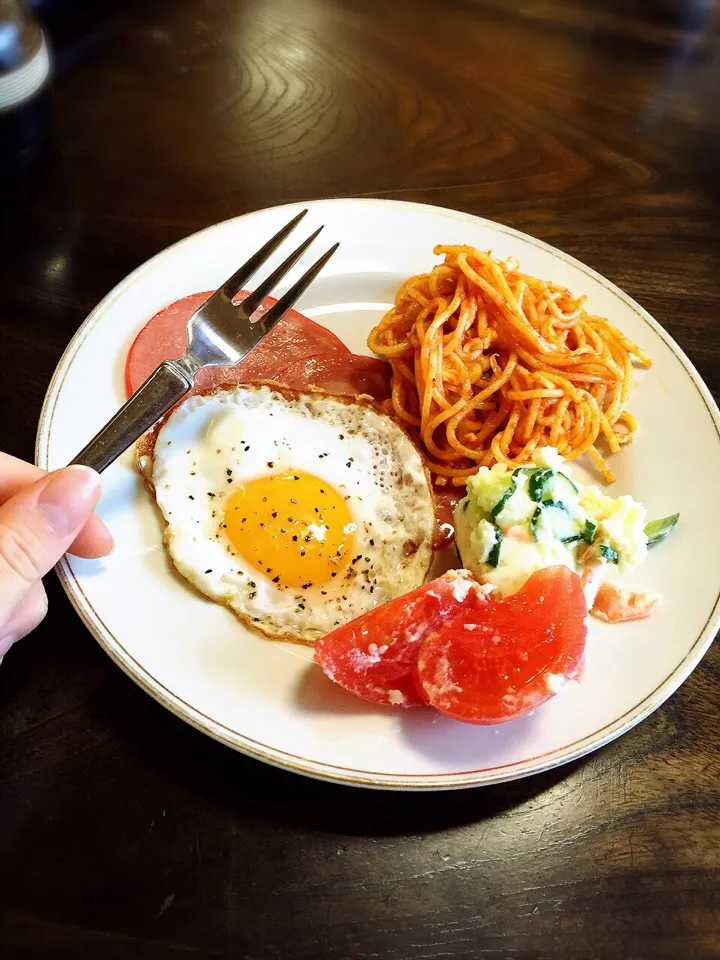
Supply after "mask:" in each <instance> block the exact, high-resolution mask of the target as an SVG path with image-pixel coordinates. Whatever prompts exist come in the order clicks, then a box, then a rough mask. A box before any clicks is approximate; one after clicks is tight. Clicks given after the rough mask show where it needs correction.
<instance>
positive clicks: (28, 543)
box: [0, 466, 100, 622]
mask: <svg viewBox="0 0 720 960" xmlns="http://www.w3.org/2000/svg"><path fill="white" fill-rule="evenodd" d="M99 499H100V478H99V476H98V475H97V473H96V472H95V471H94V470H90V469H89V467H81V466H74V467H66V468H65V469H64V470H58V471H57V472H55V473H50V474H48V475H47V476H45V477H43V479H42V480H38V481H37V482H36V483H33V484H31V485H30V486H28V487H26V488H25V489H24V490H22V491H21V492H20V493H17V494H16V495H15V496H14V497H11V498H10V499H9V500H7V501H6V502H5V503H4V504H3V505H2V506H0V622H2V621H3V620H5V619H7V618H8V617H9V616H10V614H11V613H12V612H13V610H14V609H15V608H16V607H17V605H18V604H19V603H20V601H21V600H22V599H23V597H24V596H25V594H26V593H27V591H28V589H29V588H30V587H31V586H32V585H33V584H34V583H36V582H37V581H38V580H39V579H40V577H43V576H45V574H46V573H47V572H48V571H49V570H50V569H51V568H52V567H53V565H54V564H55V563H57V561H58V560H59V559H60V557H62V555H63V554H64V553H65V551H66V550H67V549H68V547H69V546H70V545H71V543H72V542H73V540H74V539H75V537H76V536H77V534H78V533H79V531H80V530H81V529H82V527H83V526H84V524H85V523H86V521H87V519H88V517H89V516H90V514H91V513H92V511H93V509H94V508H95V505H96V504H97V502H98V500H99Z"/></svg>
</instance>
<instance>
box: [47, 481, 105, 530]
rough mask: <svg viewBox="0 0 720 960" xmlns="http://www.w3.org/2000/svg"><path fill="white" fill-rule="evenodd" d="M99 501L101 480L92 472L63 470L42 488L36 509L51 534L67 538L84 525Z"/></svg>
mask: <svg viewBox="0 0 720 960" xmlns="http://www.w3.org/2000/svg"><path fill="white" fill-rule="evenodd" d="M99 499H100V477H99V476H98V474H97V473H96V472H95V471H94V470H91V469H90V467H82V466H73V467H66V468H65V469H64V470H58V472H57V473H56V474H54V475H53V477H52V478H51V480H50V482H49V483H48V484H47V485H46V486H45V487H43V489H42V490H41V492H40V495H39V496H38V499H37V508H38V510H39V511H40V513H41V514H42V515H43V517H44V518H45V521H46V522H47V525H48V527H49V528H50V530H51V531H52V532H53V533H55V534H57V536H59V537H67V536H69V535H70V534H71V533H74V532H75V531H76V530H78V529H79V528H80V527H81V526H82V525H83V524H84V523H85V521H86V520H87V518H88V517H89V516H90V514H91V513H92V511H93V508H94V507H95V505H96V503H97V502H98V500H99Z"/></svg>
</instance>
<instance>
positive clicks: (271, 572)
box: [225, 471, 355, 589]
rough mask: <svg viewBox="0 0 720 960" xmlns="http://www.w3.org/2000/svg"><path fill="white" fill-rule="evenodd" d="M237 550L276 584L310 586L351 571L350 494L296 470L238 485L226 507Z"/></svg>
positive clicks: (227, 528)
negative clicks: (348, 498)
mask: <svg viewBox="0 0 720 960" xmlns="http://www.w3.org/2000/svg"><path fill="white" fill-rule="evenodd" d="M225 524H226V527H225V533H226V534H227V536H228V537H229V539H230V541H231V542H232V544H233V547H234V548H235V550H236V551H237V552H238V553H239V554H240V555H241V556H242V557H244V558H245V560H247V561H248V563H250V564H252V565H253V566H254V567H255V568H256V569H257V570H259V571H261V572H262V573H264V574H265V575H266V576H267V577H269V578H270V579H271V580H272V582H273V583H276V584H278V585H279V586H286V587H304V588H306V589H307V588H308V587H310V586H313V585H314V584H319V583H327V582H328V581H329V580H332V579H333V578H335V577H338V576H339V575H340V573H341V572H342V571H343V570H344V569H345V567H346V566H347V565H348V563H349V562H350V559H351V555H352V549H353V544H354V540H355V538H354V536H353V531H354V530H355V524H354V523H353V520H352V516H351V514H350V511H349V510H348V508H347V504H346V502H345V499H344V497H343V496H342V495H341V494H339V493H338V492H337V490H335V489H333V487H331V486H329V485H328V484H327V483H326V482H325V481H324V480H321V479H320V478H319V477H314V476H312V475H311V474H309V473H301V472H300V471H293V472H291V473H278V474H274V475H273V476H270V477H260V478H259V479H257V480H252V481H250V483H247V484H245V486H243V487H240V488H238V489H237V490H236V491H235V493H233V495H232V496H231V497H229V498H228V501H227V505H226V507H225Z"/></svg>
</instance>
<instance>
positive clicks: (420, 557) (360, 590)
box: [140, 385, 434, 643]
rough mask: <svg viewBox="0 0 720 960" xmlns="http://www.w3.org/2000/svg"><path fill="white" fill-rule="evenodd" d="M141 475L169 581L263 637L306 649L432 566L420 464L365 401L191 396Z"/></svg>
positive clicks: (428, 503) (260, 390) (398, 432)
mask: <svg viewBox="0 0 720 960" xmlns="http://www.w3.org/2000/svg"><path fill="white" fill-rule="evenodd" d="M140 469H141V471H142V472H143V473H144V474H145V476H146V478H147V479H148V480H149V482H150V483H151V485H152V487H153V488H154V491H155V497H156V499H157V503H158V506H159V508H160V510H161V512H162V515H163V517H164V519H165V522H166V525H167V526H166V529H165V533H164V542H165V546H166V548H167V551H168V553H169V555H170V558H171V560H172V562H173V564H174V566H175V567H176V568H177V570H178V571H179V572H180V573H181V574H182V575H183V576H184V577H185V578H186V579H187V580H189V581H190V583H192V584H193V585H194V586H195V587H196V588H197V589H198V590H200V591H201V592H202V593H204V594H205V595H206V596H208V597H211V598H212V599H213V600H217V601H218V602H220V603H223V604H226V605H227V606H228V607H230V608H231V610H232V611H233V612H234V613H235V614H236V615H237V616H238V617H239V618H240V619H241V620H243V621H244V622H245V623H247V624H249V625H250V626H251V627H253V628H254V629H256V630H258V631H259V632H261V633H263V634H264V635H266V636H268V637H271V638H278V639H280V638H281V639H290V640H296V641H300V642H304V643H312V642H313V641H314V640H315V639H317V638H318V637H321V636H324V635H325V634H326V633H328V632H329V631H330V630H332V629H334V628H335V627H337V626H339V625H340V624H342V623H346V622H347V621H348V620H352V619H353V618H354V617H357V616H360V614H362V613H366V612H367V611H368V610H370V609H372V608H373V607H375V606H377V605H379V604H381V603H385V602H386V601H388V600H391V599H393V598H394V597H397V596H400V595H401V594H404V593H407V592H408V591H410V590H412V589H414V588H415V587H417V586H419V585H420V584H421V583H422V582H423V581H424V579H425V576H426V574H427V572H428V569H429V567H430V563H431V562H432V553H433V548H432V541H433V532H434V503H433V497H432V493H431V489H430V484H429V480H428V476H427V473H426V471H425V468H424V465H423V462H422V458H421V456H420V454H419V452H418V450H417V449H416V447H415V445H414V443H413V442H412V440H411V439H410V438H409V436H408V435H407V434H406V433H405V431H404V430H403V429H402V427H400V426H399V425H398V424H397V423H395V421H393V420H392V419H391V418H390V417H388V416H385V415H384V414H382V413H380V412H378V411H377V410H376V409H375V408H374V407H373V406H372V405H371V404H369V403H363V402H362V401H359V402H350V401H347V400H345V399H342V398H336V397H331V396H328V395H325V394H322V393H319V392H312V393H296V392H293V391H289V390H285V389H282V388H274V387H271V386H267V385H251V386H242V387H236V388H234V389H231V390H221V391H218V392H215V393H212V394H209V395H207V396H193V397H190V398H189V399H187V400H186V401H184V402H183V403H181V404H180V405H179V406H178V407H176V408H175V409H174V410H173V412H172V413H171V414H170V416H169V417H168V419H167V420H166V421H165V423H164V424H163V425H162V427H161V429H160V430H159V431H158V434H157V437H156V439H155V445H154V449H153V451H152V454H150V455H144V456H141V457H140Z"/></svg>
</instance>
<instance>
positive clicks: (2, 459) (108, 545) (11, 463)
mask: <svg viewBox="0 0 720 960" xmlns="http://www.w3.org/2000/svg"><path fill="white" fill-rule="evenodd" d="M45 472H46V471H45V470H41V469H40V467H36V466H34V465H33V464H32V463H26V462H25V461H24V460H19V459H18V458H17V457H12V456H10V454H9V453H0V504H3V503H5V501H6V500H9V499H10V497H14V496H15V494H16V493H20V491H21V490H24V489H25V487H27V486H28V485H29V484H31V483H35V481H36V480H39V479H40V477H44V476H45ZM112 548H113V538H112V536H111V534H110V531H109V530H108V528H107V527H106V526H105V524H104V523H103V522H102V520H101V519H100V517H98V516H97V515H96V514H93V515H92V516H91V517H90V519H89V520H88V522H87V523H86V524H85V526H84V527H83V529H82V530H81V531H80V533H79V534H78V536H77V537H76V538H75V541H74V543H73V544H72V546H71V547H70V549H69V550H68V553H72V554H73V555H74V556H76V557H85V558H86V559H88V560H93V559H96V558H97V557H105V556H107V554H108V553H110V551H111V550H112Z"/></svg>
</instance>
